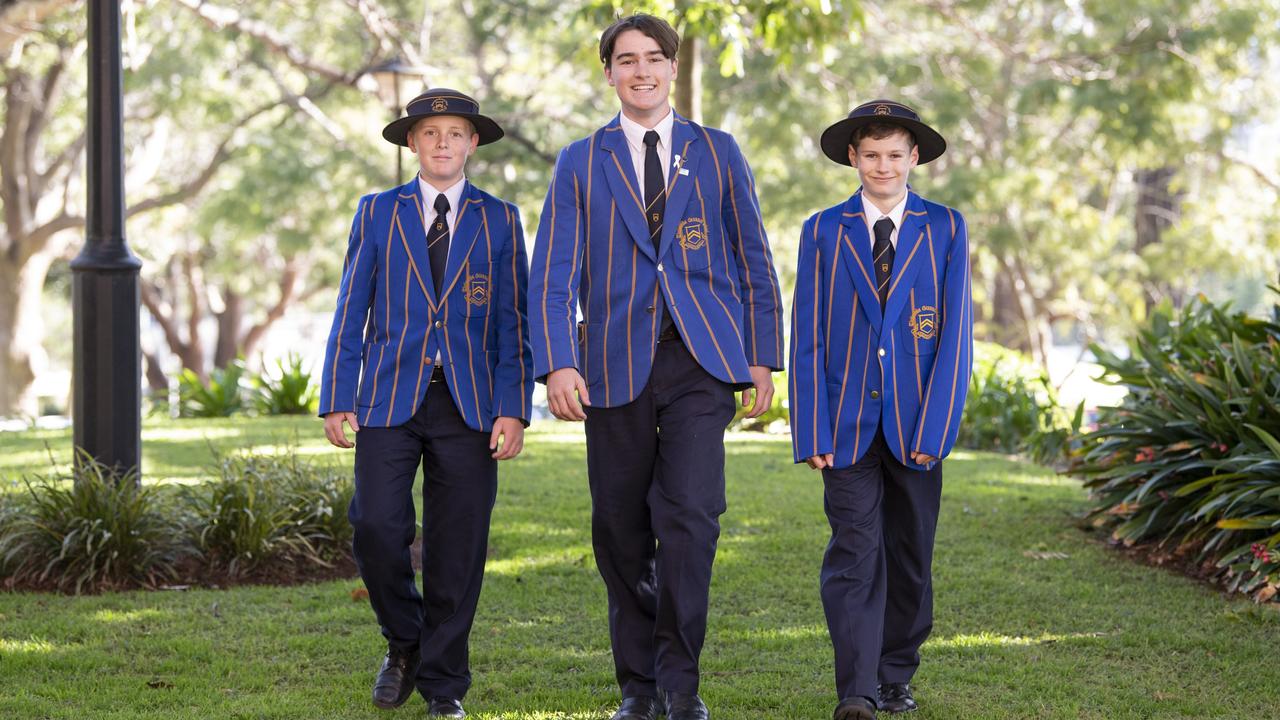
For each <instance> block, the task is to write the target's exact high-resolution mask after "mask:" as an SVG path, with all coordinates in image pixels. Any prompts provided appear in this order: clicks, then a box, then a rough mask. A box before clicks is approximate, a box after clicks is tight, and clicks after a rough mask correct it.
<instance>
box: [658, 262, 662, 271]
mask: <svg viewBox="0 0 1280 720" xmlns="http://www.w3.org/2000/svg"><path fill="white" fill-rule="evenodd" d="M658 272H662V263H658Z"/></svg>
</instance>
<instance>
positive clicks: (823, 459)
mask: <svg viewBox="0 0 1280 720" xmlns="http://www.w3.org/2000/svg"><path fill="white" fill-rule="evenodd" d="M804 461H805V462H806V463H808V464H809V467H811V468H813V469H814V470H825V469H826V468H829V467H831V465H832V463H834V462H835V454H834V453H826V454H825V455H813V456H811V457H807V458H805V459H804Z"/></svg>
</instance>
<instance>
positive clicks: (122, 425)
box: [71, 0, 142, 473]
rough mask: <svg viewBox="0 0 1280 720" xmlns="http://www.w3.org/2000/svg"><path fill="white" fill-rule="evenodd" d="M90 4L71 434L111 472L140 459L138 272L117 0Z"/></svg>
mask: <svg viewBox="0 0 1280 720" xmlns="http://www.w3.org/2000/svg"><path fill="white" fill-rule="evenodd" d="M88 5H89V53H88V57H89V117H88V157H87V164H86V167H87V171H88V172H87V175H88V199H89V213H88V217H87V221H86V232H85V245H84V249H82V250H81V251H80V254H79V255H78V256H76V258H75V259H74V260H72V261H71V270H72V272H73V278H74V279H73V281H72V295H71V297H72V300H71V302H72V310H73V317H74V319H73V327H74V338H73V349H72V356H73V361H72V362H73V374H72V377H73V380H72V386H73V390H72V403H73V410H72V412H73V414H74V417H75V420H74V433H73V435H74V440H75V444H76V447H77V448H80V449H82V450H84V451H85V452H86V453H88V455H89V456H90V457H92V458H93V459H95V460H97V461H98V462H99V463H102V464H103V465H106V466H107V467H109V468H112V469H113V470H115V471H116V472H118V473H124V472H127V471H129V470H137V469H139V463H140V461H141V459H142V407H141V405H142V353H141V350H140V346H139V335H140V331H139V323H138V271H139V270H140V269H141V268H142V261H141V260H139V259H138V258H137V256H135V255H134V254H133V252H132V251H130V250H129V245H128V243H127V242H126V241H125V237H124V161H123V148H124V142H123V135H124V132H123V124H124V116H123V110H122V106H123V99H122V95H123V91H122V82H123V80H122V75H121V64H120V3H119V0H92V2H90V3H88Z"/></svg>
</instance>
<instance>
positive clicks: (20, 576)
mask: <svg viewBox="0 0 1280 720" xmlns="http://www.w3.org/2000/svg"><path fill="white" fill-rule="evenodd" d="M24 484H25V492H22V491H18V492H15V493H10V497H6V500H7V501H11V502H6V509H5V511H3V512H2V513H0V567H2V568H3V569H4V572H5V573H6V574H7V575H8V577H9V578H10V580H11V581H12V582H15V583H22V584H35V585H43V584H47V583H52V584H53V585H54V586H56V587H57V588H58V589H59V590H62V591H66V590H68V589H71V590H72V591H74V592H75V593H76V594H79V593H80V592H82V591H84V590H98V589H103V588H108V587H120V586H126V585H131V584H140V585H144V586H154V585H156V584H158V583H160V582H162V581H164V580H168V579H170V578H172V577H174V575H175V574H176V572H177V568H178V564H179V563H180V562H181V561H182V560H183V559H184V558H186V557H189V556H191V555H193V554H194V553H195V549H194V548H193V547H192V546H191V544H190V543H189V542H188V541H187V537H188V536H187V533H186V531H185V528H184V526H183V522H182V519H181V517H180V515H179V513H177V512H176V511H175V509H174V508H173V507H171V506H170V504H169V503H167V502H164V498H163V497H162V496H161V491H160V490H159V489H158V488H156V487H154V486H146V487H139V486H138V484H137V482H136V476H135V475H133V474H129V475H125V476H123V477H120V476H117V475H115V474H113V473H112V471H111V470H110V469H108V468H106V467H103V466H102V465H100V464H98V463H97V462H95V461H94V460H93V458H91V457H89V456H87V455H84V454H81V455H80V457H79V461H78V462H77V464H76V467H75V469H73V470H72V474H71V476H70V477H68V478H41V479H38V480H36V481H32V480H29V479H27V480H24Z"/></svg>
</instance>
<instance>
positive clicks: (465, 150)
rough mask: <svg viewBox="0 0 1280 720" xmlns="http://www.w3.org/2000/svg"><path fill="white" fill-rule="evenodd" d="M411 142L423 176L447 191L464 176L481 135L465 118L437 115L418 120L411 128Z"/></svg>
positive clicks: (411, 147)
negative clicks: (468, 159) (468, 160)
mask: <svg viewBox="0 0 1280 720" xmlns="http://www.w3.org/2000/svg"><path fill="white" fill-rule="evenodd" d="M408 141H409V149H410V150H412V151H413V152H414V154H416V155H417V156H418V164H419V165H421V166H422V171H421V174H422V179H423V180H426V181H427V182H428V183H430V184H431V186H432V187H434V188H436V189H437V190H445V189H447V188H448V187H449V186H451V185H453V184H454V183H456V182H458V180H460V179H461V178H462V171H463V169H464V168H465V167H466V165H467V158H468V157H471V153H473V152H475V151H476V147H477V145H479V142H480V136H479V135H477V134H476V130H475V127H474V126H473V125H472V124H471V122H470V121H469V120H467V119H465V118H460V117H457V116H454V115H436V116H434V117H429V118H424V119H422V120H419V121H418V122H417V124H415V125H414V126H413V129H412V130H410V131H409V136H408Z"/></svg>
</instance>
